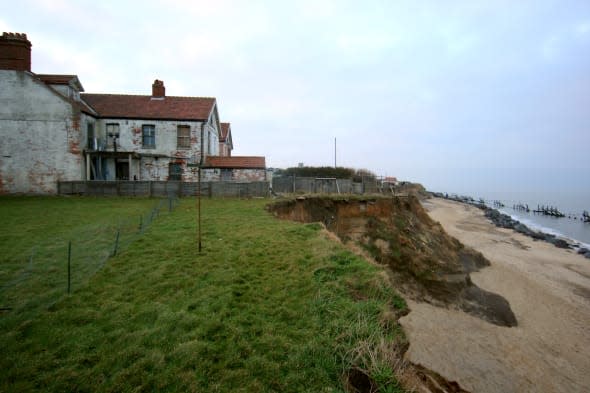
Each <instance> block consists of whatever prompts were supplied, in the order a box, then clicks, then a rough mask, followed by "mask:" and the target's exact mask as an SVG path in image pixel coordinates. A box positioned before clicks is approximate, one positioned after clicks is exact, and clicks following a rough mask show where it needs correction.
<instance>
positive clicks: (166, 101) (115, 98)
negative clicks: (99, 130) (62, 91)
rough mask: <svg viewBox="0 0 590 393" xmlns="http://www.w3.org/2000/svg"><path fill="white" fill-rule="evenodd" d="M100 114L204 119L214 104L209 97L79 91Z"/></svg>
mask: <svg viewBox="0 0 590 393" xmlns="http://www.w3.org/2000/svg"><path fill="white" fill-rule="evenodd" d="M80 96H81V97H82V99H83V100H84V101H85V102H86V103H87V104H88V105H90V106H91V107H92V108H93V109H94V110H95V111H96V112H97V113H98V115H99V116H100V117H112V118H124V119H153V120H191V121H207V120H208V119H209V117H210V115H211V112H212V111H213V110H214V109H215V107H216V100H215V98H212V97H174V96H166V97H165V98H163V99H153V98H152V97H151V96H145V95H126V94H81V95H80Z"/></svg>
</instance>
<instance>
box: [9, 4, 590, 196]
mask: <svg viewBox="0 0 590 393" xmlns="http://www.w3.org/2000/svg"><path fill="white" fill-rule="evenodd" d="M6 3H8V4H6ZM0 29H1V30H2V31H11V32H21V33H27V34H28V36H29V39H30V40H31V41H32V43H33V60H32V61H33V64H32V68H33V71H34V72H38V73H75V74H77V75H78V76H79V78H80V80H81V82H82V84H83V86H84V88H85V90H86V91H87V92H93V93H102V92H104V93H128V94H150V92H151V83H152V82H153V80H154V79H156V78H157V79H161V80H164V83H165V85H166V93H167V94H168V95H193V96H214V97H216V98H217V100H218V104H219V108H220V115H221V118H222V120H223V121H229V122H231V123H232V132H233V135H234V141H235V145H236V149H235V151H234V153H235V154H236V155H265V156H266V157H267V164H268V165H269V166H272V167H287V166H294V165H297V163H299V162H303V163H305V164H306V165H333V163H334V156H333V143H334V138H337V139H338V164H339V165H344V166H351V167H364V168H368V169H371V170H373V171H374V172H376V173H378V174H380V175H388V176H398V178H402V179H408V180H415V181H420V182H422V183H424V184H425V185H426V186H427V187H428V188H431V189H439V190H448V191H452V190H456V191H459V192H469V191H473V192H480V191H485V190H488V189H499V188H500V189H501V188H506V189H514V188H521V189H530V188H538V189H542V188H545V187H549V186H551V187H555V186H557V187H559V188H561V189H564V190H570V189H571V190H572V191H575V190H578V191H579V190H585V191H589V190H590V154H589V152H590V111H589V108H590V1H570V0H564V1H549V0H536V1H515V0H510V1H501V0H498V1H485V2H484V1H451V0H449V1H366V2H359V1H350V2H349V1H320V0H313V1H288V2H287V1H285V2H283V1H179V0H176V1H162V2H158V1H147V2H146V1H142V2H136V3H135V2H134V3H131V2H118V1H117V2H105V1H66V0H62V1H59V0H44V1H34V2H33V1H21V2H19V3H18V4H15V3H14V2H3V3H2V4H1V5H0Z"/></svg>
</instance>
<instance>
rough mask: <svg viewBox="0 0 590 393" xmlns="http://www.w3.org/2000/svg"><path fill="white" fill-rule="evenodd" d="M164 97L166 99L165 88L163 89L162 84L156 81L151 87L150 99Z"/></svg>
mask: <svg viewBox="0 0 590 393" xmlns="http://www.w3.org/2000/svg"><path fill="white" fill-rule="evenodd" d="M164 97H166V88H165V87H164V82H162V81H160V80H157V79H156V80H155V81H154V84H153V85H152V98H160V99H163V98H164Z"/></svg>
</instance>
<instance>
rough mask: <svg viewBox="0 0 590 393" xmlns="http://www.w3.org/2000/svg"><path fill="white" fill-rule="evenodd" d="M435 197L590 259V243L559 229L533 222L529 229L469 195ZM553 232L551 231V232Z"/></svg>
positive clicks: (441, 195)
mask: <svg viewBox="0 0 590 393" xmlns="http://www.w3.org/2000/svg"><path fill="white" fill-rule="evenodd" d="M431 195H432V196H433V197H435V198H439V199H444V200H448V201H454V202H457V203H463V204H466V205H469V206H473V207H475V208H477V209H480V210H482V211H484V214H485V216H486V217H487V218H489V219H490V220H491V221H492V222H493V223H494V224H495V225H496V226H497V227H500V228H506V229H513V230H515V231H516V232H519V233H521V234H523V235H525V236H528V237H531V238H533V239H534V240H541V241H545V242H548V243H550V244H553V245H554V246H556V247H558V248H567V249H570V250H574V251H576V252H577V253H578V254H580V255H582V256H584V257H586V258H588V259H590V245H589V244H586V243H584V242H582V241H580V240H577V239H573V238H571V237H568V236H566V235H564V234H562V233H559V231H556V230H552V229H551V228H544V227H542V226H537V225H536V224H533V225H531V226H534V227H536V228H537V229H531V228H530V227H529V226H528V225H526V224H525V223H523V222H522V221H520V220H519V219H518V218H516V217H515V216H512V215H509V214H506V213H503V212H501V211H500V210H498V209H497V208H493V207H490V206H488V205H486V204H485V203H482V202H481V201H479V202H476V201H475V199H473V198H471V197H453V196H444V195H443V194H441V193H431ZM551 231H552V232H554V233H552V232H551Z"/></svg>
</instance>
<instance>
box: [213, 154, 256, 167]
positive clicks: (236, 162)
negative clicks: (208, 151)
mask: <svg viewBox="0 0 590 393" xmlns="http://www.w3.org/2000/svg"><path fill="white" fill-rule="evenodd" d="M204 166H205V167H206V168H238V169H248V168H249V169H264V168H266V159H265V158H264V157H245V156H241V157H240V156H234V157H220V156H208V157H207V159H206V160H205V165H204Z"/></svg>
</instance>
